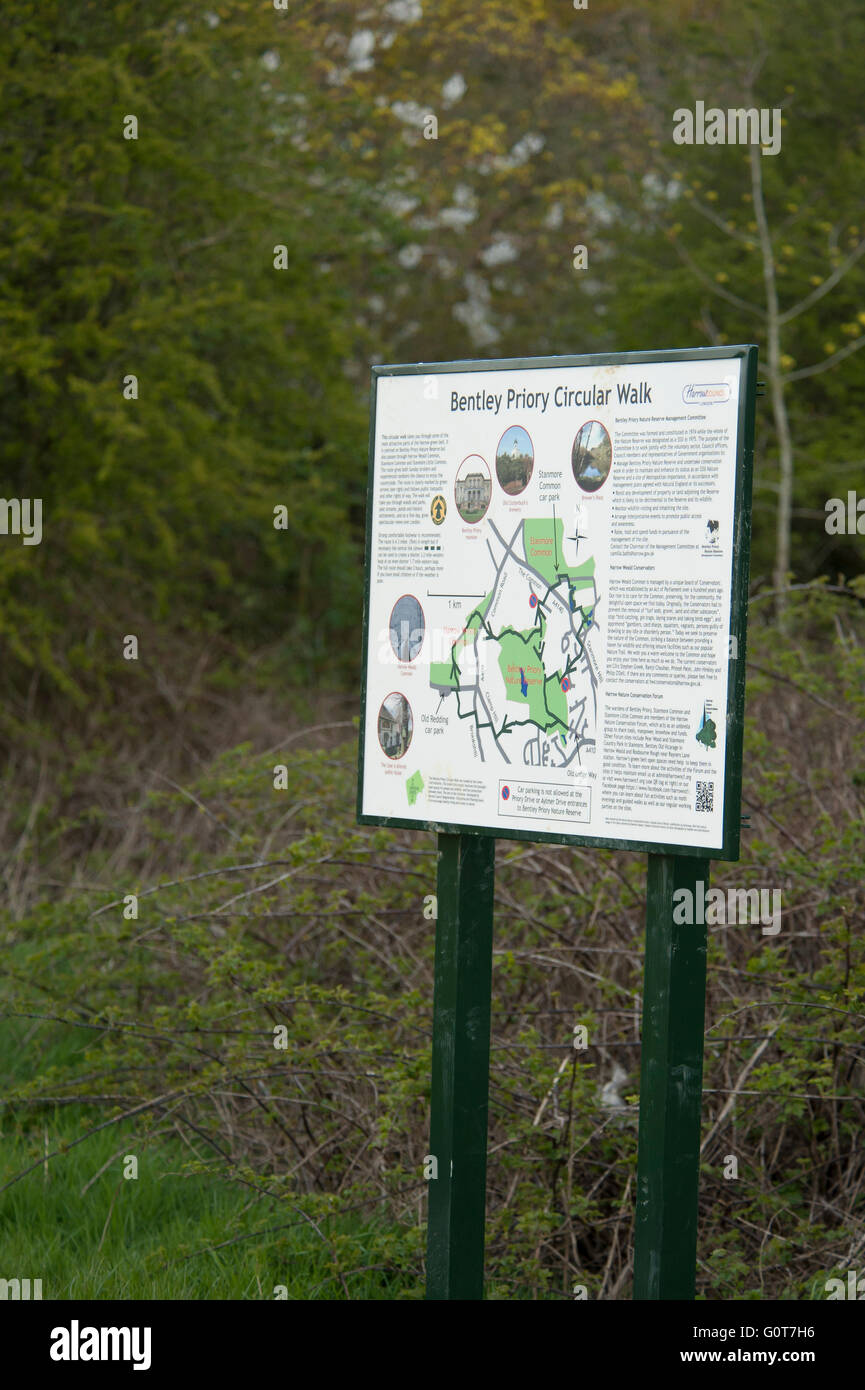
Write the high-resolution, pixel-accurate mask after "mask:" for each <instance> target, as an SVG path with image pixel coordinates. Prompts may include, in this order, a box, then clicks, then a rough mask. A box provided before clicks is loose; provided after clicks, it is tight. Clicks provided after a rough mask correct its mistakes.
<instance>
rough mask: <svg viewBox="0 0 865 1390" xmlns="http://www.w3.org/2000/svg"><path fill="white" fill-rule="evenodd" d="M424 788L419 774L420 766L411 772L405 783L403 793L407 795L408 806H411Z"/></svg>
mask: <svg viewBox="0 0 865 1390" xmlns="http://www.w3.org/2000/svg"><path fill="white" fill-rule="evenodd" d="M423 788H424V781H423V778H422V777H421V775H420V768H418V770H417V772H413V773H412V775H411V777H409V778H408V779H407V781H406V784H405V794H406V796H407V797H408V804H409V806H413V805H414V804H415V802H416V801H417V799H418V797H419V796H420V794H421V792H422V791H423Z"/></svg>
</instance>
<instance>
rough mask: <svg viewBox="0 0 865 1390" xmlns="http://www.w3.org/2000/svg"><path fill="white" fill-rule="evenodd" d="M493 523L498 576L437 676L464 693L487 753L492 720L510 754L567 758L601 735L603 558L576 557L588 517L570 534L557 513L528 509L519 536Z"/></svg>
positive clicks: (556, 760) (464, 707) (502, 749)
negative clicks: (598, 564) (594, 653)
mask: <svg viewBox="0 0 865 1390" xmlns="http://www.w3.org/2000/svg"><path fill="white" fill-rule="evenodd" d="M487 526H488V531H489V539H488V542H487V546H488V550H489V554H490V557H491V560H492V561H493V569H494V578H493V583H492V586H491V587H490V589H489V592H488V593H487V594H486V595H485V596H484V598H483V599H482V600H480V601H479V602H477V603H476V604H475V606H474V607H473V608H472V609H471V610H470V612H468V613H467V615H466V617H465V620H464V621H465V626H464V627H463V628H462V630H461V631H460V633H459V635H458V636H457V637H456V639H455V641H454V642H453V645H452V646H451V649H450V652H449V658H448V659H447V660H445V661H434V662H432V663H431V664H430V685H431V686H432V687H433V689H436V690H438V691H439V693H440V694H441V696H442V698H443V699H444V698H447V697H448V696H451V695H453V696H455V697H456V711H455V712H456V715H457V717H458V718H459V719H466V720H471V721H472V723H473V724H474V726H475V730H476V733H477V736H478V743H477V745H476V752H477V755H478V756H480V757H481V758H483V756H484V754H483V749H482V746H481V743H480V735H481V733H482V731H484V730H486V731H488V734H489V735H490V736H491V737H492V739H493V742H494V743H495V746H496V748H497V750H498V752H499V753H501V754H502V756H503V757H504V759H505V761H507V762H510V761H511V759H512V758H514V759H518V760H520V761H522V762H524V763H533V762H535V761H541V762H542V763H543V764H544V765H546V766H559V767H561V766H566V765H567V764H568V763H569V762H571V761H572V760H574V759H577V760H580V758H581V756H582V754H583V752H584V751H590V750H592V749H593V748H594V742H595V739H594V729H595V720H596V710H597V675H596V669H595V665H593V660H592V658H590V655H589V651H588V648H589V646H590V642H591V639H592V638H593V637H594V632H593V631H592V629H593V627H594V625H595V622H596V616H595V615H596V609H597V604H598V593H597V588H596V584H595V560H594V557H593V556H591V555H589V556H588V557H587V558H586V559H582V557H581V556H580V558H579V561H578V560H577V555H578V552H579V547H580V545H581V544H582V541H583V539H584V538H583V537H581V536H580V535H579V526H578V524H577V525H575V526H574V528H573V532H572V533H568V534H566V531H565V524H564V521H563V520H562V518H561V517H557V516H556V515H555V513H553V515H552V516H550V517H531V518H526V519H525V520H523V521H521V522H520V523H519V524H518V526H517V528H516V530H515V531H514V533H513V535H512V536H511V539H510V540H507V539H506V538H505V537H504V536H503V535H502V534H501V533H500V532H499V530H498V529H497V527H496V525H495V522H494V521H493V520H492V519H490V520H489V522H488V523H487ZM595 660H596V659H595ZM538 740H542V742H538ZM553 745H555V746H553Z"/></svg>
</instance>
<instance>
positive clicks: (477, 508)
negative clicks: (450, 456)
mask: <svg viewBox="0 0 865 1390" xmlns="http://www.w3.org/2000/svg"><path fill="white" fill-rule="evenodd" d="M492 491H493V484H492V479H491V478H490V470H489V468H488V467H487V465H486V462H485V461H484V459H482V458H481V456H480V454H470V455H469V457H468V458H467V459H463V461H462V463H461V464H460V467H459V472H458V473H457V478H456V483H455V484H454V501H455V502H456V506H457V511H458V512H459V514H460V516H461V517H462V519H463V521H468V522H469V523H470V524H472V523H474V522H476V521H480V519H481V517H482V516H484V514H485V513H486V510H487V507H488V506H489V505H490V497H491V496H492Z"/></svg>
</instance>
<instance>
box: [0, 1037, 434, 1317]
mask: <svg viewBox="0 0 865 1390" xmlns="http://www.w3.org/2000/svg"><path fill="white" fill-rule="evenodd" d="M28 1033H30V1034H31V1036H30V1037H29V1039H28V1040H27V1041H26V1043H25V1042H24V1039H25V1038H26V1037H27V1034H28ZM91 1036H92V1035H91V1033H90V1031H89V1030H77V1029H71V1028H64V1027H62V1026H61V1025H57V1024H45V1023H42V1024H38V1025H36V1030H35V1033H34V1032H33V1025H29V1026H28V1027H27V1028H22V1027H21V1025H20V1021H14V1022H12V1021H10V1022H7V1023H4V1024H3V1025H2V1026H0V1071H2V1073H3V1074H4V1075H5V1076H7V1077H9V1076H10V1075H15V1074H20V1073H22V1072H25V1071H26V1072H28V1073H29V1074H30V1075H31V1076H32V1075H33V1072H34V1070H38V1071H40V1072H44V1070H45V1069H46V1068H47V1067H49V1066H54V1067H57V1068H58V1072H59V1074H60V1075H62V1073H64V1072H65V1073H66V1074H67V1075H69V1076H72V1075H74V1074H75V1073H76V1072H79V1073H80V1071H81V1070H82V1067H81V1060H80V1055H79V1054H80V1053H81V1051H82V1050H83V1049H84V1047H85V1046H86V1045H87V1044H88V1043H89V1042H90V1040H91ZM22 1044H24V1045H22ZM34 1053H38V1058H39V1060H38V1068H34ZM111 1113H112V1111H111V1107H109V1106H105V1107H94V1106H86V1107H85V1106H81V1105H59V1106H54V1107H53V1108H50V1109H49V1108H46V1107H42V1106H40V1107H29V1106H18V1107H16V1108H15V1111H14V1112H12V1111H11V1107H6V1108H5V1110H4V1113H3V1116H2V1122H0V1123H2V1129H0V1187H3V1186H4V1185H5V1184H6V1183H8V1182H9V1181H10V1179H11V1178H13V1177H14V1176H15V1175H16V1174H17V1173H20V1172H22V1171H23V1170H24V1169H25V1168H28V1167H30V1166H31V1165H32V1164H34V1163H37V1162H38V1166H37V1167H36V1168H34V1169H33V1171H31V1172H29V1173H28V1174H27V1175H26V1176H25V1177H23V1178H21V1179H20V1180H19V1181H17V1182H15V1183H14V1184H13V1185H12V1186H11V1187H8V1188H7V1189H6V1190H5V1191H4V1192H2V1193H0V1251H2V1269H0V1277H3V1278H7V1279H9V1278H16V1277H17V1278H19V1279H28V1278H29V1279H31V1280H32V1279H41V1280H42V1297H43V1299H250V1298H251V1299H273V1298H274V1297H276V1296H277V1295H276V1294H275V1292H274V1289H275V1287H276V1286H278V1285H282V1286H285V1288H286V1290H287V1294H286V1295H281V1296H287V1297H288V1298H289V1299H344V1298H345V1297H346V1290H347V1291H348V1294H349V1296H350V1297H351V1298H360V1299H393V1298H405V1297H408V1298H412V1297H420V1296H421V1293H422V1289H421V1288H420V1287H419V1284H418V1282H417V1281H414V1280H412V1279H411V1278H410V1277H409V1276H403V1275H394V1274H391V1273H388V1272H387V1271H386V1270H365V1269H363V1268H362V1267H363V1266H365V1265H368V1264H377V1263H379V1259H378V1258H377V1257H376V1256H375V1255H370V1256H369V1257H367V1256H366V1255H365V1253H364V1252H365V1250H367V1249H369V1248H372V1247H374V1246H375V1244H376V1240H377V1239H381V1237H382V1234H386V1232H383V1230H382V1227H381V1226H380V1225H379V1226H376V1225H375V1222H374V1220H369V1219H365V1218H364V1217H363V1216H362V1215H361V1216H357V1215H355V1216H354V1217H353V1216H352V1214H351V1213H349V1214H347V1215H345V1216H335V1217H325V1218H323V1219H321V1218H316V1224H317V1225H318V1227H319V1230H321V1232H322V1234H323V1235H325V1236H326V1237H327V1238H328V1239H327V1241H324V1240H322V1239H321V1238H320V1237H319V1235H318V1234H317V1233H316V1231H315V1230H314V1229H313V1227H312V1226H311V1225H310V1224H308V1223H307V1222H305V1221H304V1220H303V1217H302V1216H301V1215H300V1214H299V1212H298V1211H297V1210H296V1209H295V1210H292V1208H291V1207H288V1206H287V1205H286V1203H285V1202H282V1203H276V1202H274V1201H271V1200H270V1199H268V1198H266V1197H261V1196H260V1195H259V1194H258V1193H256V1192H253V1191H252V1190H251V1189H250V1188H249V1187H246V1186H244V1185H243V1184H241V1183H237V1182H232V1181H229V1180H226V1179H225V1178H224V1177H222V1176H219V1175H209V1174H206V1173H200V1172H196V1173H188V1172H187V1173H184V1172H183V1166H184V1164H187V1163H188V1162H189V1161H190V1160H194V1158H195V1154H194V1153H193V1151H192V1150H190V1149H189V1148H187V1146H186V1144H185V1143H183V1142H182V1141H181V1140H180V1139H179V1138H177V1137H174V1136H173V1135H171V1136H166V1137H162V1138H159V1137H153V1138H150V1139H148V1138H144V1139H143V1140H142V1138H141V1137H140V1121H136V1119H135V1118H133V1119H130V1120H127V1121H124V1122H123V1123H118V1124H115V1125H110V1126H109V1127H108V1128H106V1129H103V1130H101V1131H100V1132H99V1133H98V1134H94V1135H92V1136H90V1137H88V1138H86V1139H84V1140H83V1141H82V1142H81V1143H79V1144H76V1146H75V1147H74V1148H69V1149H67V1151H66V1152H63V1153H61V1154H59V1155H58V1156H57V1157H55V1158H52V1159H50V1161H49V1162H48V1163H47V1165H46V1164H45V1163H44V1162H43V1161H41V1160H43V1159H44V1154H45V1144H46V1136H47V1145H48V1150H49V1152H53V1151H54V1150H56V1149H58V1148H60V1147H61V1146H62V1145H64V1144H66V1145H68V1144H71V1143H72V1141H73V1140H75V1139H77V1138H80V1136H81V1135H82V1134H85V1133H86V1132H87V1131H88V1130H90V1129H92V1128H93V1127H94V1126H95V1125H97V1124H99V1123H101V1122H102V1121H104V1120H105V1119H107V1118H109V1116H110V1115H111ZM136 1124H138V1127H139V1137H138V1138H137V1139H136V1138H135V1134H136ZM156 1127H158V1126H156ZM192 1138H193V1141H194V1142H195V1148H196V1150H197V1153H198V1157H199V1158H200V1159H201V1160H204V1161H209V1158H210V1155H209V1154H208V1150H207V1147H206V1145H204V1144H201V1143H198V1142H197V1141H195V1136H192ZM127 1154H133V1155H135V1156H136V1157H137V1159H138V1176H137V1178H124V1176H123V1170H124V1158H125V1156H126V1155H127ZM105 1164H107V1165H108V1166H107V1168H106V1169H105V1172H104V1173H102V1175H101V1176H98V1177H96V1176H95V1175H96V1174H98V1173H99V1171H100V1169H101V1168H102V1167H103V1165H105ZM94 1177H95V1181H91V1180H93V1179H94ZM88 1184H89V1185H88ZM85 1187H86V1191H84V1192H82V1190H83V1189H84V1188H85ZM292 1222H296V1223H297V1224H296V1225H293V1226H290V1228H289V1229H287V1230H285V1229H283V1230H278V1231H272V1232H269V1233H268V1232H267V1231H266V1228H267V1227H270V1226H285V1225H286V1224H288V1223H292ZM238 1236H240V1237H241V1239H239V1240H237V1239H236V1237H238ZM228 1240H232V1241H234V1243H233V1244H230V1245H224V1244H223V1242H225V1241H228ZM220 1245H221V1246H222V1248H221V1249H219V1248H215V1247H218V1246H220ZM335 1251H338V1252H339V1253H338V1260H339V1268H340V1270H341V1271H342V1279H340V1277H339V1276H338V1275H336V1273H335V1266H334V1264H333V1258H334V1252H335ZM357 1269H360V1270H361V1272H359V1273H355V1272H353V1271H354V1270H357ZM343 1281H344V1282H343Z"/></svg>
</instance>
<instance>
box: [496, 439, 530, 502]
mask: <svg viewBox="0 0 865 1390" xmlns="http://www.w3.org/2000/svg"><path fill="white" fill-rule="evenodd" d="M534 466H535V450H534V445H533V444H532V441H531V439H530V437H529V432H528V430H524V429H523V427H522V425H512V426H511V427H510V428H509V429H506V430H505V432H504V434H503V435H502V437H501V439H500V440H499V446H498V448H497V449H496V477H497V478H498V480H499V486H500V487H501V488H502V490H503V491H504V492H507V493H509V494H510V496H511V497H516V496H517V495H518V494H519V493H521V492H524V491H525V489H526V488H527V487H528V485H529V479H530V478H531V476H532V470H533V468H534Z"/></svg>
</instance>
